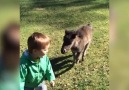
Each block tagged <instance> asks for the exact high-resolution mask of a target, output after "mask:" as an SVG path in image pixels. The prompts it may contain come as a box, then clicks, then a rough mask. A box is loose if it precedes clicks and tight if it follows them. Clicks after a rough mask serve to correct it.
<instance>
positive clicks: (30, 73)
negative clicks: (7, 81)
mask: <svg viewBox="0 0 129 90" xmlns="http://www.w3.org/2000/svg"><path fill="white" fill-rule="evenodd" d="M27 43H28V50H26V51H25V52H24V53H23V54H22V56H21V59H20V78H21V79H20V87H21V90H47V87H46V85H45V83H44V81H45V79H46V78H47V80H48V81H49V82H50V84H51V86H54V84H55V83H54V80H55V75H54V73H53V70H52V66H51V63H50V61H49V58H48V57H47V55H46V54H47V52H48V49H49V46H50V38H49V37H48V36H46V35H43V34H41V33H38V32H35V33H33V34H32V35H31V36H30V37H29V38H28V42H27Z"/></svg>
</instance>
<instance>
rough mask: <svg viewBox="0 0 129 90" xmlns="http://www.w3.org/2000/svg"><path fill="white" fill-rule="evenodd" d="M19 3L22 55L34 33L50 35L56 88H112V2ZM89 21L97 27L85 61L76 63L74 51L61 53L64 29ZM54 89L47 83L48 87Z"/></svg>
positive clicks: (55, 0) (60, 0)
mask: <svg viewBox="0 0 129 90" xmlns="http://www.w3.org/2000/svg"><path fill="white" fill-rule="evenodd" d="M20 4H21V7H20V8H21V13H20V18H21V34H20V35H21V43H20V44H21V46H20V47H21V50H20V54H21V53H22V52H23V51H24V50H25V49H26V48H27V44H26V42H27V38H28V36H29V35H30V34H32V33H33V32H35V31H36V32H41V33H44V34H47V35H49V36H50V38H51V39H52V44H51V47H50V50H49V53H48V56H49V58H50V60H51V63H52V66H53V70H54V72H55V75H56V81H55V82H56V85H55V87H54V88H53V89H54V90H108V89H109V33H108V32H109V9H108V6H109V1H107V0H48V1H45V0H39V1H34V0H28V1H23V0H21V1H20ZM88 22H91V24H92V25H93V28H94V33H93V40H92V43H91V46H90V48H89V50H88V53H87V56H86V59H85V61H84V62H83V63H79V64H77V65H73V64H72V61H73V58H72V56H71V54H72V53H71V52H69V53H67V54H66V55H62V54H61V53H60V49H61V45H62V43H63V41H62V39H63V35H64V30H65V29H68V30H69V29H70V30H71V29H73V30H76V29H78V28H79V27H81V26H83V25H86V24H87V23H88ZM47 84H48V82H47ZM53 89H52V88H51V87H50V86H49V84H48V90H53Z"/></svg>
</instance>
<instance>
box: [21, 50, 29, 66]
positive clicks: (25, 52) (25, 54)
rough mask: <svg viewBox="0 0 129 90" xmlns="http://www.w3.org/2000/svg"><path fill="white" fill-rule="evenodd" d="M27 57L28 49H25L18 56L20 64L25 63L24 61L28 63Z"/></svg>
mask: <svg viewBox="0 0 129 90" xmlns="http://www.w3.org/2000/svg"><path fill="white" fill-rule="evenodd" d="M28 57H29V53H28V50H25V51H24V52H23V53H22V56H21V57H20V64H26V63H28Z"/></svg>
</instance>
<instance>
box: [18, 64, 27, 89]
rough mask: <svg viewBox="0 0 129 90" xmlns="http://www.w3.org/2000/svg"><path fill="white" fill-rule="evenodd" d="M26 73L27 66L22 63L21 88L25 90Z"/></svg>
mask: <svg viewBox="0 0 129 90" xmlns="http://www.w3.org/2000/svg"><path fill="white" fill-rule="evenodd" d="M26 75H27V68H26V66H25V65H24V64H21V65H20V90H24V85H25V77H26Z"/></svg>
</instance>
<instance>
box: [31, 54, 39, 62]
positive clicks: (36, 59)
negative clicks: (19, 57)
mask: <svg viewBox="0 0 129 90" xmlns="http://www.w3.org/2000/svg"><path fill="white" fill-rule="evenodd" d="M30 55H31V57H32V58H33V60H34V61H38V60H39V57H37V56H36V55H34V54H30Z"/></svg>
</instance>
